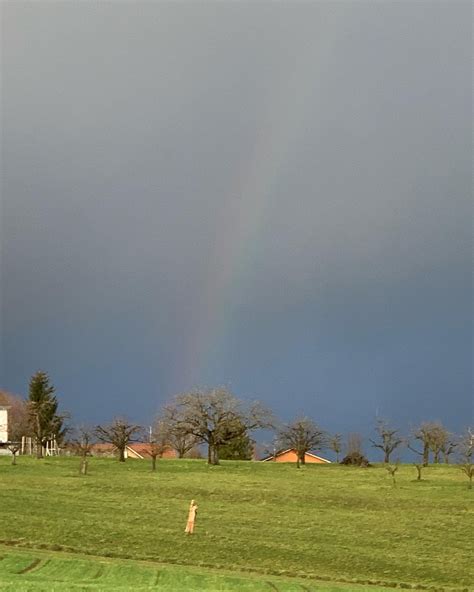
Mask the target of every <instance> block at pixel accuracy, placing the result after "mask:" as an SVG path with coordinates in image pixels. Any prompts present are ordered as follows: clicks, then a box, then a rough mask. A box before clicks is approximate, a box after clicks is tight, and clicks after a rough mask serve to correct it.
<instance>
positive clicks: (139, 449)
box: [127, 442, 173, 458]
mask: <svg viewBox="0 0 474 592" xmlns="http://www.w3.org/2000/svg"><path fill="white" fill-rule="evenodd" d="M151 448H152V445H151V444H150V443H148V442H131V443H130V444H128V446H127V449H128V450H131V451H132V452H134V453H135V454H136V455H137V456H140V457H141V458H151V453H152V450H151ZM171 450H173V449H172V448H171V446H170V447H167V448H165V450H164V451H163V453H164V454H166V453H167V452H169V451H171Z"/></svg>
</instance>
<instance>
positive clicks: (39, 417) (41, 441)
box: [28, 370, 65, 458]
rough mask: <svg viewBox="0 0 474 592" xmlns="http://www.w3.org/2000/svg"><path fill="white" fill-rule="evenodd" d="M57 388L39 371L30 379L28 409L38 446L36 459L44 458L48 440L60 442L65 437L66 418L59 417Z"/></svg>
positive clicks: (45, 374)
mask: <svg viewBox="0 0 474 592" xmlns="http://www.w3.org/2000/svg"><path fill="white" fill-rule="evenodd" d="M54 393H55V388H54V386H53V385H52V384H50V382H49V376H48V374H47V373H46V372H43V371H42V370H38V372H36V373H35V374H33V376H32V377H31V379H30V385H29V393H28V409H29V415H30V424H31V432H32V434H33V438H34V440H35V444H36V457H37V458H42V457H43V448H44V446H45V445H46V442H48V440H51V439H53V438H55V439H56V440H60V439H61V438H62V437H63V435H64V431H65V430H64V427H63V422H64V418H63V417H61V416H60V415H58V400H57V398H56V395H55V394H54Z"/></svg>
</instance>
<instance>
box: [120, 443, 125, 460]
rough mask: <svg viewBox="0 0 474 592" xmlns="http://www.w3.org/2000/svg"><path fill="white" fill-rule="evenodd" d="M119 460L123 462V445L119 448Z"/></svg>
mask: <svg viewBox="0 0 474 592" xmlns="http://www.w3.org/2000/svg"><path fill="white" fill-rule="evenodd" d="M119 454H120V456H119V461H120V462H125V446H124V447H123V448H119Z"/></svg>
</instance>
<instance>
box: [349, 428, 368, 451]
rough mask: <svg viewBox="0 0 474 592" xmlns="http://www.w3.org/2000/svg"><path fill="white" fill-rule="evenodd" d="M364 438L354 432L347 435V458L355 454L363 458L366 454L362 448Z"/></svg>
mask: <svg viewBox="0 0 474 592" xmlns="http://www.w3.org/2000/svg"><path fill="white" fill-rule="evenodd" d="M362 442H363V438H362V436H361V435H360V434H358V433H357V432H352V433H350V434H348V435H347V456H350V455H353V454H360V455H361V456H362V455H363V454H364V451H363V448H362Z"/></svg>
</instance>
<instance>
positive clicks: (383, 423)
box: [370, 419, 403, 464]
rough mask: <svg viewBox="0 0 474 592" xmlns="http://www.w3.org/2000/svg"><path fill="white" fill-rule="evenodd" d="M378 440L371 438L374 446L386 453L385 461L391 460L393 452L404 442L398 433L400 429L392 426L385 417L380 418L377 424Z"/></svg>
mask: <svg viewBox="0 0 474 592" xmlns="http://www.w3.org/2000/svg"><path fill="white" fill-rule="evenodd" d="M375 431H376V433H377V436H378V440H377V441H375V440H370V442H371V443H372V446H373V447H374V448H380V450H382V451H383V453H384V461H383V462H384V463H386V464H387V463H389V462H390V455H391V454H392V452H393V451H394V450H395V449H396V448H398V447H399V446H400V444H402V442H403V439H402V438H401V437H400V436H399V435H398V430H397V429H395V428H392V427H390V425H389V423H388V422H387V420H385V419H378V420H377V424H376V426H375Z"/></svg>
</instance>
